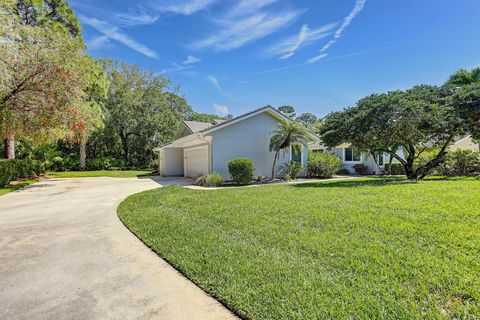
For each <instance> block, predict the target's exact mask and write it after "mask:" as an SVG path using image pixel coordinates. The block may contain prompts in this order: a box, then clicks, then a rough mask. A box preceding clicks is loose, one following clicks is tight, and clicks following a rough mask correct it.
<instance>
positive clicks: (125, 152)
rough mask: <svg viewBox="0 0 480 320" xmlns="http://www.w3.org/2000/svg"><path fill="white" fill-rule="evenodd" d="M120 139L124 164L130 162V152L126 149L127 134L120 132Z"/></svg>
mask: <svg viewBox="0 0 480 320" xmlns="http://www.w3.org/2000/svg"><path fill="white" fill-rule="evenodd" d="M120 140H121V141H122V148H123V159H124V160H125V164H130V154H129V153H130V152H129V150H128V142H127V140H128V135H124V134H123V132H122V133H120Z"/></svg>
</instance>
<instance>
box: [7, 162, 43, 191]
mask: <svg viewBox="0 0 480 320" xmlns="http://www.w3.org/2000/svg"><path fill="white" fill-rule="evenodd" d="M44 172H45V170H44V169H43V166H42V163H41V162H40V161H37V160H29V159H15V160H0V187H3V186H5V185H7V184H9V183H10V181H13V180H17V179H22V178H28V177H32V176H38V175H40V174H42V173H44Z"/></svg>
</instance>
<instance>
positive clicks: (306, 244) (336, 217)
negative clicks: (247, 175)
mask: <svg viewBox="0 0 480 320" xmlns="http://www.w3.org/2000/svg"><path fill="white" fill-rule="evenodd" d="M118 213H119V216H120V218H121V219H122V221H123V222H124V223H125V224H126V225H127V226H128V227H129V228H130V229H131V230H132V231H133V232H134V233H135V234H136V235H138V236H139V237H140V238H141V239H142V240H143V241H144V242H145V243H146V244H147V245H148V246H149V247H151V248H152V249H153V250H154V251H156V252H157V253H158V254H159V255H160V256H161V257H163V258H165V259H166V260H167V261H168V262H169V263H171V264H172V265H173V266H175V267H176V268H177V269H178V270H180V272H182V273H183V274H185V275H186V276H187V277H188V278H190V279H192V280H193V281H194V282H195V283H196V284H198V285H199V286H200V287H202V288H203V289H204V290H205V291H207V292H208V293H210V294H211V295H212V296H214V297H216V298H217V299H218V300H220V301H221V302H222V303H223V304H225V305H226V306H228V307H229V308H230V309H232V310H234V311H235V312H236V313H237V314H239V315H241V316H242V317H245V318H248V319H319V318H320V319H326V318H334V319H374V318H375V319H452V318H458V319H478V318H480V180H478V179H464V180H462V179H460V180H431V181H423V182H418V183H413V182H412V183H410V182H406V181H397V182H383V181H380V180H348V181H330V182H324V183H309V184H300V185H289V186H287V185H277V186H263V187H254V188H243V189H222V190H214V191H213V190H210V191H203V190H190V189H184V188H180V187H166V188H159V189H155V190H151V191H146V192H143V193H140V194H136V195H133V196H131V197H129V198H128V199H127V200H125V201H124V202H123V203H122V204H121V205H120V207H119V209H118Z"/></svg>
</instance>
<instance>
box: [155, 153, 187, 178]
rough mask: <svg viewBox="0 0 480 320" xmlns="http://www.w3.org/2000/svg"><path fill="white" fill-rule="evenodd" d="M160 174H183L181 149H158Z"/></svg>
mask: <svg viewBox="0 0 480 320" xmlns="http://www.w3.org/2000/svg"><path fill="white" fill-rule="evenodd" d="M160 175H162V176H182V175H183V149H181V148H167V149H164V150H162V151H160Z"/></svg>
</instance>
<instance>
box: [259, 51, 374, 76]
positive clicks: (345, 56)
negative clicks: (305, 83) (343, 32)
mask: <svg viewBox="0 0 480 320" xmlns="http://www.w3.org/2000/svg"><path fill="white" fill-rule="evenodd" d="M373 52H375V51H361V52H354V53H349V54H344V55H341V56H336V57H331V58H327V54H326V53H323V54H320V55H318V56H316V57H313V58H312V59H316V60H315V61H312V62H309V61H307V62H304V63H298V64H292V65H289V66H284V67H280V68H274V69H268V70H263V71H259V72H255V73H253V74H252V75H253V76H258V75H262V74H267V73H273V72H278V71H285V70H290V69H296V68H300V67H305V66H308V65H310V64H312V63H314V62H316V61H320V60H322V61H323V62H327V61H334V60H339V59H345V58H350V57H354V56H361V55H365V54H370V53H373ZM322 55H324V56H322ZM312 59H310V60H312Z"/></svg>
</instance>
